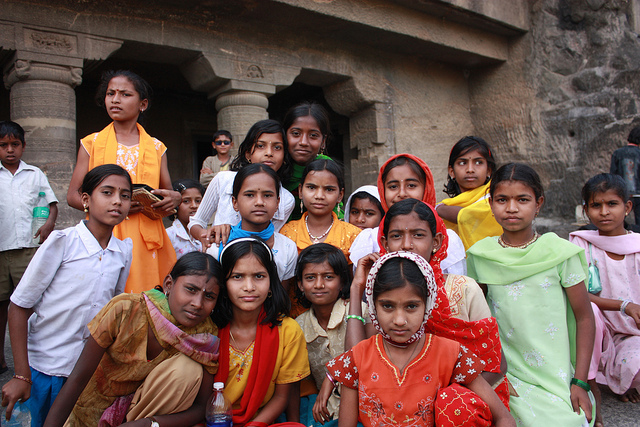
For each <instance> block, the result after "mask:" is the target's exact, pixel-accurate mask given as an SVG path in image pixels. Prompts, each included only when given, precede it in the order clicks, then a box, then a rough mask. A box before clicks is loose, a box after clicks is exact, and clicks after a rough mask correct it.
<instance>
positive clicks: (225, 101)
mask: <svg viewBox="0 0 640 427" xmlns="http://www.w3.org/2000/svg"><path fill="white" fill-rule="evenodd" d="M268 106H269V100H268V99H267V95H266V94H264V93H260V92H251V91H246V90H239V91H230V92H225V93H222V94H220V95H218V97H217V99H216V110H218V129H226V130H228V131H229V132H231V134H232V135H233V140H234V142H235V144H234V148H235V151H236V152H237V149H238V147H239V146H240V143H241V142H242V141H243V140H244V137H245V136H246V134H247V132H248V131H249V128H250V127H251V126H252V125H253V124H254V123H255V122H257V121H259V120H264V119H267V118H269V115H268V113H267V107H268Z"/></svg>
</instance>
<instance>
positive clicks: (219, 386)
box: [213, 383, 224, 391]
mask: <svg viewBox="0 0 640 427" xmlns="http://www.w3.org/2000/svg"><path fill="white" fill-rule="evenodd" d="M213 389H214V390H216V391H222V390H224V383H213Z"/></svg>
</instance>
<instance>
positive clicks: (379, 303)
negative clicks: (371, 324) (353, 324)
mask: <svg viewBox="0 0 640 427" xmlns="http://www.w3.org/2000/svg"><path fill="white" fill-rule="evenodd" d="M375 306H376V314H377V316H378V322H379V323H380V327H381V328H382V329H383V330H384V331H385V332H386V333H387V334H389V337H390V338H391V339H392V340H393V341H395V342H398V343H403V342H405V341H407V340H408V339H409V338H411V336H412V335H413V334H415V333H416V332H417V331H418V329H420V326H421V325H422V321H423V319H424V313H425V310H426V304H425V301H423V300H422V298H421V297H420V295H419V294H418V292H417V291H416V289H415V288H414V286H413V285H410V284H408V283H406V284H405V285H404V286H402V287H401V288H396V289H393V290H390V291H387V292H383V293H381V294H380V295H378V298H377V299H376V301H375Z"/></svg>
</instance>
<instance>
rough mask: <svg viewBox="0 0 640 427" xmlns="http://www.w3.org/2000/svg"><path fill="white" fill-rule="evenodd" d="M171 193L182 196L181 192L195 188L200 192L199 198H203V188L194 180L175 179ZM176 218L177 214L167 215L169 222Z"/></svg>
mask: <svg viewBox="0 0 640 427" xmlns="http://www.w3.org/2000/svg"><path fill="white" fill-rule="evenodd" d="M172 186H173V191H177V192H178V193H180V194H182V192H184V191H186V190H187V189H189V188H195V189H197V190H198V191H199V192H200V195H201V196H204V192H205V188H204V186H203V185H202V184H200V183H199V182H198V181H196V180H195V179H191V178H182V179H177V180H175V181H173V184H172ZM177 217H178V214H177V213H175V214H172V215H169V219H170V220H172V221H173V220H175V219H176V218H177Z"/></svg>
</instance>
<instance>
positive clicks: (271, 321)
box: [213, 238, 310, 426]
mask: <svg viewBox="0 0 640 427" xmlns="http://www.w3.org/2000/svg"><path fill="white" fill-rule="evenodd" d="M220 258H221V260H222V269H223V274H224V277H225V279H226V285H225V286H223V288H222V293H221V296H220V301H219V303H218V307H217V308H216V310H215V311H214V313H213V318H214V321H215V323H216V325H218V327H220V328H221V329H220V331H219V334H218V336H219V337H220V358H219V368H218V373H217V374H216V377H215V380H216V381H222V382H224V383H225V384H226V386H225V389H224V394H225V397H227V398H228V399H229V401H230V402H232V404H233V424H234V425H236V424H239V425H247V426H266V425H267V424H272V423H273V421H274V420H275V419H276V418H277V417H278V416H279V415H280V414H281V413H282V412H283V411H284V409H285V407H286V406H287V404H288V401H289V397H290V395H291V387H292V385H291V384H292V383H295V382H298V381H300V380H301V379H302V378H305V377H306V376H308V375H309V374H310V370H309V359H308V355H307V350H306V345H305V344H306V343H305V340H304V334H303V333H302V330H301V329H300V326H298V324H297V323H296V322H295V320H293V319H291V318H290V317H287V312H288V311H289V299H288V297H287V294H286V292H285V290H284V288H283V287H282V285H281V284H280V280H278V275H277V273H276V270H275V268H274V263H273V258H272V253H271V249H270V248H269V247H268V246H267V245H266V244H265V243H264V242H262V241H261V240H256V239H253V238H240V239H236V240H234V241H232V242H230V243H229V244H228V245H226V246H225V247H224V249H223V250H222V255H221V257H220Z"/></svg>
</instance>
